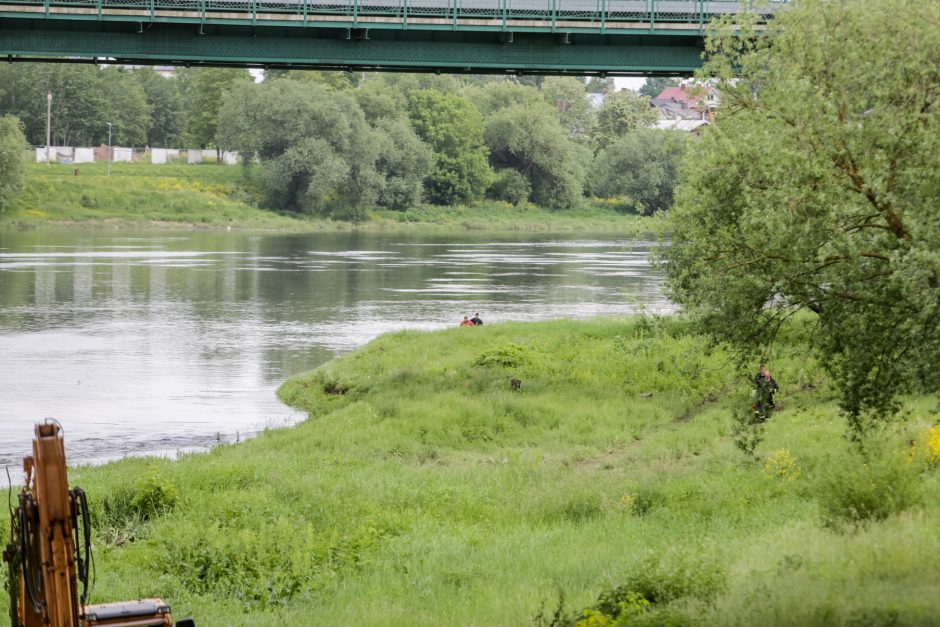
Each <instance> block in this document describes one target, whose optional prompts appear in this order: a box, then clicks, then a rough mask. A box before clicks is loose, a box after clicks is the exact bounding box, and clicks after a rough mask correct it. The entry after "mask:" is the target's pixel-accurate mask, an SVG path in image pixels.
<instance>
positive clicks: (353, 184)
mask: <svg viewBox="0 0 940 627" xmlns="http://www.w3.org/2000/svg"><path fill="white" fill-rule="evenodd" d="M218 143H219V145H220V146H224V147H226V148H234V149H237V150H239V151H241V152H243V153H244V154H245V156H246V157H247V158H250V156H251V155H257V156H258V157H259V158H260V160H261V177H260V178H261V186H262V189H263V190H264V192H265V196H266V198H267V203H268V204H269V205H270V206H272V207H275V208H282V209H287V210H290V211H302V212H306V213H311V214H317V215H324V216H333V217H340V218H352V219H358V218H361V217H362V216H363V215H364V212H365V211H366V210H367V209H368V208H369V207H370V206H372V204H373V203H374V202H375V201H376V198H377V196H378V192H379V190H380V189H381V188H382V183H383V180H382V177H381V175H380V174H379V173H378V172H377V171H376V169H375V162H376V157H377V155H378V149H377V146H376V143H377V142H376V138H375V132H374V131H373V130H372V129H371V128H370V127H369V125H368V124H367V123H366V121H365V118H364V117H363V115H362V112H361V111H360V110H359V107H358V106H357V105H356V101H355V100H354V99H353V98H352V97H351V96H350V95H348V94H347V93H344V92H336V91H333V90H331V89H330V88H329V87H326V86H325V85H322V84H316V83H304V82H301V81H293V80H276V81H273V82H270V83H264V84H261V85H255V84H242V85H239V86H238V87H236V89H235V90H234V92H233V93H232V95H231V97H230V98H227V99H226V102H225V104H224V105H223V106H222V110H221V111H220V113H219V137H218Z"/></svg>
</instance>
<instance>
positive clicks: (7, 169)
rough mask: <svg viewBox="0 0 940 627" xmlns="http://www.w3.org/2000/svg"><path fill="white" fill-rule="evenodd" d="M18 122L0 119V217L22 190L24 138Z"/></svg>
mask: <svg viewBox="0 0 940 627" xmlns="http://www.w3.org/2000/svg"><path fill="white" fill-rule="evenodd" d="M22 129H23V127H22V124H21V123H20V121H19V120H18V119H17V118H15V117H13V116H12V115H5V116H3V117H0V215H2V214H3V213H4V212H5V211H6V210H7V209H8V208H9V207H10V205H11V203H12V202H13V199H14V198H16V196H17V194H19V193H20V190H21V189H22V188H23V182H24V180H25V175H26V137H24V136H23V130H22Z"/></svg>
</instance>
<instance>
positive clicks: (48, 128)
mask: <svg viewBox="0 0 940 627" xmlns="http://www.w3.org/2000/svg"><path fill="white" fill-rule="evenodd" d="M51 143H52V92H51V91H50V92H49V93H47V94H46V165H49V144H51Z"/></svg>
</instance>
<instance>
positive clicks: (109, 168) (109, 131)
mask: <svg viewBox="0 0 940 627" xmlns="http://www.w3.org/2000/svg"><path fill="white" fill-rule="evenodd" d="M107 125H108V176H111V123H110V122H107Z"/></svg>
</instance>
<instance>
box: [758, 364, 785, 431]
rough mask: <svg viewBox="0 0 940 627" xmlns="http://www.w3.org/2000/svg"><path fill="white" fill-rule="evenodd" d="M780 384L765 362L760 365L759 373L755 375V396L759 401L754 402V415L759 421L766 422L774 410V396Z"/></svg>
mask: <svg viewBox="0 0 940 627" xmlns="http://www.w3.org/2000/svg"><path fill="white" fill-rule="evenodd" d="M779 389H780V386H779V385H777V382H776V381H774V378H773V377H772V376H771V374H770V370H768V369H767V366H765V365H764V364H761V365H760V368H759V369H758V371H757V374H756V375H754V396H755V397H756V398H757V402H756V403H754V415H755V417H756V418H757V420H758V422H766V421H767V420H768V419H769V418H770V415H771V414H772V413H773V411H774V396H775V395H776V394H777V390H779Z"/></svg>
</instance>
